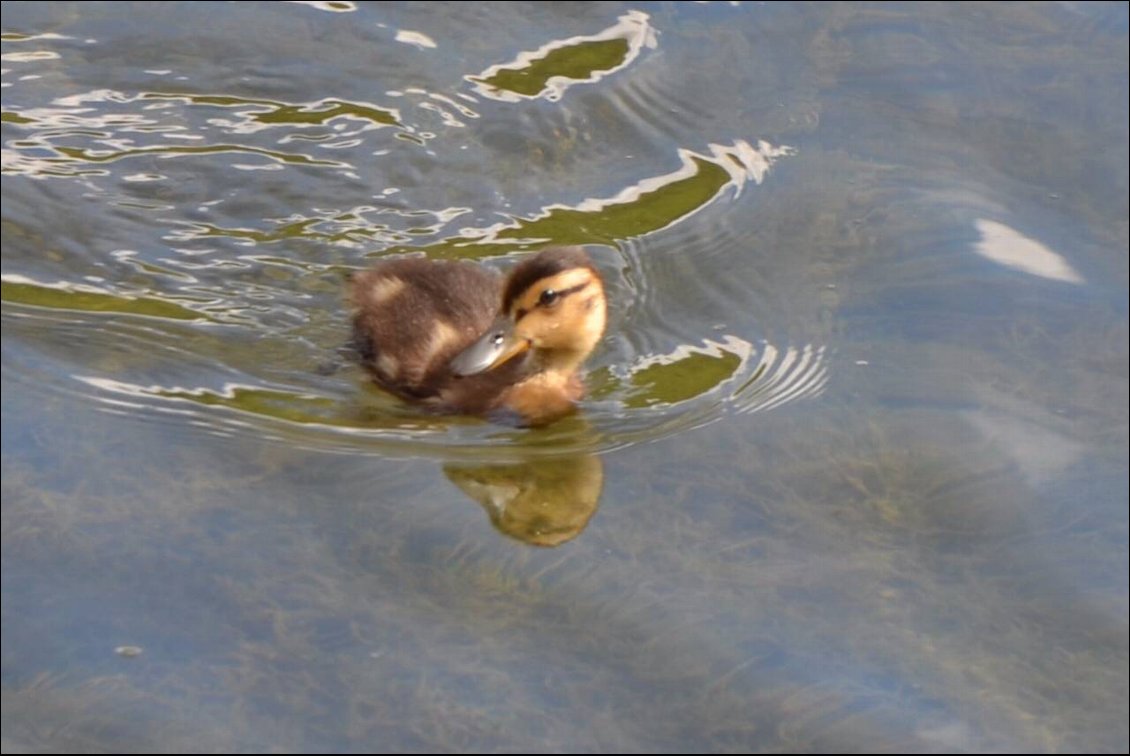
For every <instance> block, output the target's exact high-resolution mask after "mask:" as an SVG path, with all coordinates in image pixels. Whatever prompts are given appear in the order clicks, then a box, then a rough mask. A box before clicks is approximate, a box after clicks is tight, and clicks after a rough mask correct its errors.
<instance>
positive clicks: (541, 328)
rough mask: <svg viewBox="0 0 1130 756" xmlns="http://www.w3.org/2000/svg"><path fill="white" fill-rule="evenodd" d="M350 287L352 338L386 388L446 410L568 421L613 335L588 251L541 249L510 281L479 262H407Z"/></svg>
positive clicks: (534, 421)
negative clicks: (603, 341)
mask: <svg viewBox="0 0 1130 756" xmlns="http://www.w3.org/2000/svg"><path fill="white" fill-rule="evenodd" d="M351 288H352V291H351V295H352V300H353V306H354V307H355V308H356V314H355V315H354V318H353V331H354V341H355V344H356V346H357V349H358V350H359V351H360V353H361V357H362V359H363V360H364V363H365V366H366V367H367V368H368V369H369V370H370V372H371V373H372V374H373V379H374V380H375V381H376V383H377V384H378V385H380V386H382V387H383V388H385V389H387V390H389V391H391V392H392V393H394V394H396V395H398V396H400V397H402V398H404V399H408V400H410V401H417V402H421V403H424V404H426V405H429V406H432V407H435V408H437V409H439V410H441V411H445V412H463V413H469V414H483V413H488V412H493V411H496V410H509V411H512V412H515V413H517V414H518V415H519V416H520V417H521V418H522V419H523V420H524V422H526V423H527V424H530V425H538V424H542V423H546V422H549V421H551V420H553V419H555V418H557V417H560V416H562V415H564V414H566V413H568V412H569V411H570V410H571V409H572V407H573V402H575V401H576V400H577V399H579V398H580V397H581V394H582V393H583V391H584V388H583V386H582V384H581V380H580V377H579V376H578V375H577V371H578V369H579V368H580V366H581V363H582V362H584V360H585V358H586V357H588V355H589V353H591V352H592V350H593V348H594V347H595V346H596V343H597V342H598V341H599V340H600V337H601V334H603V333H604V324H605V309H606V306H605V298H604V285H603V282H602V281H601V279H600V274H598V273H597V271H596V269H595V268H593V266H592V262H591V261H590V260H589V257H588V255H586V254H585V252H584V250H582V249H581V248H580V247H551V248H549V249H546V250H543V251H542V252H540V253H538V254H537V255H535V256H533V257H531V258H529V259H527V260H524V261H522V262H521V263H519V264H518V265H517V266H516V267H515V268H514V270H513V271H511V273H510V275H509V276H508V277H507V278H506V280H505V283H504V282H503V280H502V279H501V278H500V277H499V276H498V275H497V274H496V273H494V272H493V271H490V270H488V269H486V268H483V267H481V266H478V265H475V264H473V263H468V262H450V261H430V260H424V259H420V258H408V259H399V260H391V261H388V262H383V263H380V264H378V265H377V266H376V267H374V268H372V269H371V270H368V271H365V272H363V273H358V274H357V275H355V276H353V279H352V283H351ZM500 305H501V309H500Z"/></svg>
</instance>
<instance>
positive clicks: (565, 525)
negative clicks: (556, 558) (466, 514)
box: [443, 454, 604, 546]
mask: <svg viewBox="0 0 1130 756" xmlns="http://www.w3.org/2000/svg"><path fill="white" fill-rule="evenodd" d="M443 472H444V474H445V475H447V478H448V480H450V481H451V482H452V483H454V484H455V485H456V486H458V487H459V489H460V490H461V491H463V493H465V494H467V495H468V496H470V497H471V498H472V499H474V500H475V501H477V502H478V503H479V504H481V505H482V507H483V509H485V510H486V511H487V514H488V515H489V516H490V521H491V522H492V523H493V524H494V526H495V527H496V528H498V529H499V530H500V531H501V532H503V533H505V534H506V535H508V536H511V537H513V538H517V539H518V540H520V541H525V542H526V543H528V544H531V545H533V546H560V545H561V544H563V543H565V542H566V541H569V540H572V539H573V538H576V537H577V536H578V535H580V534H581V531H582V530H584V529H585V526H586V525H588V523H589V520H590V519H591V518H592V516H593V514H595V513H596V508H597V505H598V504H599V503H600V491H601V488H602V487H603V485H604V465H603V464H601V461H600V457H597V456H595V455H590V454H578V455H574V456H565V457H543V458H534V459H529V460H526V461H525V462H519V463H515V464H489V465H474V464H470V465H463V464H446V465H444V466H443Z"/></svg>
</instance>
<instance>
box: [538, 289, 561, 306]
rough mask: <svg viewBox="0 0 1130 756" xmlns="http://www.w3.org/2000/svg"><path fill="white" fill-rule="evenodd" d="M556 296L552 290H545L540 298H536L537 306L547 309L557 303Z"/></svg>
mask: <svg viewBox="0 0 1130 756" xmlns="http://www.w3.org/2000/svg"><path fill="white" fill-rule="evenodd" d="M557 296H558V294H557V292H556V291H554V290H553V289H546V290H545V291H543V292H542V293H541V296H540V297H538V304H539V305H540V306H542V307H548V306H549V305H551V304H553V303H554V302H556V301H557Z"/></svg>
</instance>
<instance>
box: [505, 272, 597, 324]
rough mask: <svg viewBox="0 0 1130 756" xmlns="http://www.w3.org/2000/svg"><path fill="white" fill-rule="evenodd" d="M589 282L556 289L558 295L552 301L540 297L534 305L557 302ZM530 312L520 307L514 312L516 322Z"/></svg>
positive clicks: (541, 305) (540, 305)
mask: <svg viewBox="0 0 1130 756" xmlns="http://www.w3.org/2000/svg"><path fill="white" fill-rule="evenodd" d="M589 283H591V282H590V281H583V282H581V283H579V284H577V285H576V286H570V287H569V288H568V289H560V290H558V289H554V292H555V293H556V296H555V297H554V298H553V300H552V301H550V302H542V301H541V300H540V299H539V300H538V302H537V304H535V305H534V307H535V308H537V307H543V306H545V305H550V304H557V303H558V302H560V301H561V300H562V299H564V298H565V297H567V296H569V295H570V294H576V293H577V292H578V291H580V290H581V289H583V288H585V287H586V286H588V285H589ZM543 293H544V292H543ZM529 314H530V311H529V310H527V309H526V308H525V307H519V308H518V309H517V310H516V311H515V312H514V322H515V323H517V322H518V321H519V320H521V319H522V318H524V317H526V316H527V315H529Z"/></svg>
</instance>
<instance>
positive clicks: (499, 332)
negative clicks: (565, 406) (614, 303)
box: [451, 247, 607, 375]
mask: <svg viewBox="0 0 1130 756" xmlns="http://www.w3.org/2000/svg"><path fill="white" fill-rule="evenodd" d="M606 310H607V306H606V302H605V297H604V283H603V281H601V279H600V274H599V273H597V271H596V268H594V267H593V265H592V261H591V260H589V256H588V255H587V254H585V251H584V250H583V249H581V248H580V247H550V248H549V249H545V250H543V251H541V252H539V253H538V254H537V255H535V256H533V257H531V258H529V259H528V260H523V261H522V262H521V263H519V264H518V265H517V266H516V267H515V268H514V270H513V271H511V273H510V275H509V277H508V278H507V281H506V287H505V289H504V290H503V294H502V307H501V312H500V314H499V316H498V319H497V320H495V322H494V324H493V325H492V326H491V327H490V329H488V330H487V332H486V333H485V334H484V335H483V336H482V338H480V339H479V340H478V341H476V342H475V343H474V344H472V345H471V346H469V347H467V349H465V350H464V351H463V352H462V353H461V354H459V356H457V357H456V358H455V359H454V360H452V362H451V368H452V370H453V371H454V372H455V374H456V375H475V374H477V373H484V372H486V371H488V370H491V369H493V368H495V367H497V366H499V365H501V364H503V363H505V362H508V361H509V360H510V359H512V358H514V357H516V356H518V355H519V354H522V353H525V352H530V353H531V354H530V356H529V358H530V359H531V360H532V366H533V369H534V370H537V371H549V372H561V373H564V374H572V373H573V371H575V370H576V369H577V368H578V367H579V366H580V364H581V363H582V362H584V360H585V358H586V357H588V356H589V354H590V353H591V352H592V350H593V348H594V347H596V344H597V342H598V341H600V337H601V335H603V333H604V325H605V320H606V317H607V316H606Z"/></svg>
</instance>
